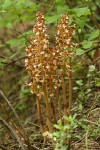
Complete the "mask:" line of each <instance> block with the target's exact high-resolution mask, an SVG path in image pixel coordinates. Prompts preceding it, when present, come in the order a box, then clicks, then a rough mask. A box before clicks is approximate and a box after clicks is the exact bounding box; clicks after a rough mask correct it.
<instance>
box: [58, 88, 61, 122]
mask: <svg viewBox="0 0 100 150" xmlns="http://www.w3.org/2000/svg"><path fill="white" fill-rule="evenodd" d="M57 100H58V111H59V117H60V120H61V122H62V113H61V100H60V95H59V87H58V88H57Z"/></svg>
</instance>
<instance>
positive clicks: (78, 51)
mask: <svg viewBox="0 0 100 150" xmlns="http://www.w3.org/2000/svg"><path fill="white" fill-rule="evenodd" d="M84 52H85V51H84V50H82V49H81V48H77V49H76V55H82V54H84Z"/></svg>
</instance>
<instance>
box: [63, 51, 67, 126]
mask: <svg viewBox="0 0 100 150" xmlns="http://www.w3.org/2000/svg"><path fill="white" fill-rule="evenodd" d="M63 57H64V64H63V73H62V90H63V102H64V115H65V116H67V115H68V112H67V100H66V85H65V69H66V67H65V64H66V51H64V56H63ZM65 124H66V121H65Z"/></svg>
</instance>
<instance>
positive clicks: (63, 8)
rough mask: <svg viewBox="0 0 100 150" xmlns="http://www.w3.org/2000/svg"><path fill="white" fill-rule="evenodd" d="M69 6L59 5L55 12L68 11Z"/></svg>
mask: <svg viewBox="0 0 100 150" xmlns="http://www.w3.org/2000/svg"><path fill="white" fill-rule="evenodd" d="M68 10H69V8H68V7H67V6H59V5H58V7H57V14H63V13H66V12H68Z"/></svg>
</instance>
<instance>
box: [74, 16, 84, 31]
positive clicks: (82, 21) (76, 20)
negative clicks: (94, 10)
mask: <svg viewBox="0 0 100 150" xmlns="http://www.w3.org/2000/svg"><path fill="white" fill-rule="evenodd" d="M75 23H76V24H77V25H78V26H79V27H80V28H83V27H84V26H85V24H86V17H82V18H81V19H80V18H76V19H75Z"/></svg>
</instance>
